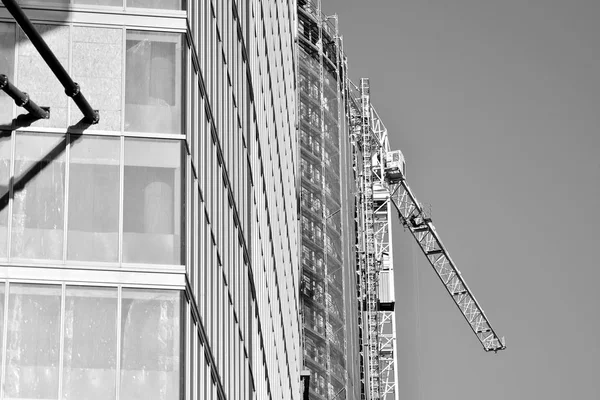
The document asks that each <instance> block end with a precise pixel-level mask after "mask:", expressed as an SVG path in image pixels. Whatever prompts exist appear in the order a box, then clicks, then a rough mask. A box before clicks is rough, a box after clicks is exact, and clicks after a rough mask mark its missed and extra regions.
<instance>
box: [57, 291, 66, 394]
mask: <svg viewBox="0 0 600 400" xmlns="http://www.w3.org/2000/svg"><path fill="white" fill-rule="evenodd" d="M66 292H67V289H66V285H65V284H64V283H63V284H62V285H61V296H60V334H59V338H60V339H59V340H60V341H59V353H58V398H59V399H62V398H63V396H62V395H63V392H62V391H63V371H64V365H63V363H64V361H65V360H64V353H65V351H64V350H65V303H66Z"/></svg>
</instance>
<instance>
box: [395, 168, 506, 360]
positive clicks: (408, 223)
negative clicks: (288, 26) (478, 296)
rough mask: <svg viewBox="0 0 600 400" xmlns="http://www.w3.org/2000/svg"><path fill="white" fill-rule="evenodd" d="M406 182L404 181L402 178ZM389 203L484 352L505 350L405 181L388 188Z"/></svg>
mask: <svg viewBox="0 0 600 400" xmlns="http://www.w3.org/2000/svg"><path fill="white" fill-rule="evenodd" d="M403 178H404V177H403ZM389 191H390V194H391V195H390V200H391V201H392V203H393V204H394V206H395V208H396V210H397V211H398V214H399V216H400V219H401V221H402V224H403V225H404V226H405V227H406V228H407V229H408V230H409V231H410V232H411V233H412V235H413V236H414V238H415V240H416V241H417V243H418V244H419V247H420V248H421V250H422V251H423V254H425V256H426V257H427V260H428V261H429V263H430V264H431V266H432V267H433V269H434V270H435V272H436V273H437V275H438V276H439V278H440V280H441V281H442V283H443V284H444V286H445V288H446V290H447V291H448V293H449V294H450V297H452V300H453V301H454V303H455V304H456V305H457V306H458V308H459V310H460V312H461V313H462V315H463V316H464V317H465V319H466V320H467V322H468V323H469V326H470V327H471V329H472V330H473V332H474V333H475V335H477V338H478V339H479V341H480V342H481V344H482V345H483V348H484V350H485V351H494V352H497V351H498V350H504V349H505V348H506V346H505V345H504V340H503V339H500V338H499V337H498V335H497V334H496V332H495V331H494V329H493V328H492V325H491V324H490V322H489V320H488V319H487V318H486V316H485V314H484V312H483V310H482V308H481V306H480V305H479V303H478V302H477V300H475V297H474V296H473V294H472V292H471V290H470V289H469V287H468V286H467V283H466V282H465V280H464V279H463V277H462V275H461V273H460V271H459V270H458V268H457V267H456V265H455V264H454V262H453V261H452V258H450V255H449V254H448V251H447V250H446V248H445V247H444V245H443V243H442V241H441V239H440V237H439V235H438V234H437V232H436V230H435V227H434V226H433V222H432V221H431V218H428V217H427V216H426V215H425V213H424V211H423V207H422V206H421V205H420V204H419V202H418V201H417V199H416V198H415V196H414V195H413V194H412V192H411V190H410V188H409V187H408V184H407V183H406V180H405V179H402V180H401V181H400V182H399V183H397V184H393V185H389Z"/></svg>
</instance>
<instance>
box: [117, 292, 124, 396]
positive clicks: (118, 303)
mask: <svg viewBox="0 0 600 400" xmlns="http://www.w3.org/2000/svg"><path fill="white" fill-rule="evenodd" d="M122 301H123V288H122V287H121V285H119V286H118V288H117V360H116V361H117V362H116V368H115V374H116V379H115V382H116V385H115V400H119V395H120V393H119V392H120V389H121V309H122V307H121V303H122Z"/></svg>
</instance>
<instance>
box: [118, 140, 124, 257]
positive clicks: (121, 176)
mask: <svg viewBox="0 0 600 400" xmlns="http://www.w3.org/2000/svg"><path fill="white" fill-rule="evenodd" d="M119 144H120V146H119V150H120V154H119V246H118V247H119V257H118V262H119V266H120V267H122V266H123V203H124V199H125V197H124V189H123V188H124V182H125V176H124V175H125V138H124V137H121V138H120V142H119Z"/></svg>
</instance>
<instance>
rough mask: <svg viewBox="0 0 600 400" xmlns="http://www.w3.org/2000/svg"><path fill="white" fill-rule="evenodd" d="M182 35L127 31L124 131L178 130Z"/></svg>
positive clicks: (165, 131) (181, 78)
mask: <svg viewBox="0 0 600 400" xmlns="http://www.w3.org/2000/svg"><path fill="white" fill-rule="evenodd" d="M181 49H182V36H181V34H178V33H157V32H141V31H127V56H126V60H125V66H126V76H125V82H126V87H125V130H127V131H136V132H164V133H182V132H181V130H182V127H181V121H182V114H181V110H182V107H181V103H182V102H183V93H182V88H183V73H182V72H183V58H182V50H181Z"/></svg>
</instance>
